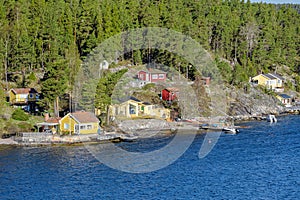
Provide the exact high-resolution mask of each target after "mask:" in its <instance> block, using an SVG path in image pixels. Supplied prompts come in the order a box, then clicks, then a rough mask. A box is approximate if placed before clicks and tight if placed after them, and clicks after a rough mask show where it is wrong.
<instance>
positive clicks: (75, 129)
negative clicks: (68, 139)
mask: <svg viewBox="0 0 300 200" xmlns="http://www.w3.org/2000/svg"><path fill="white" fill-rule="evenodd" d="M74 134H76V135H78V134H79V125H78V124H75V125H74Z"/></svg>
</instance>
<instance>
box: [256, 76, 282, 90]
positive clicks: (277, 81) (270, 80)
mask: <svg viewBox="0 0 300 200" xmlns="http://www.w3.org/2000/svg"><path fill="white" fill-rule="evenodd" d="M251 81H252V82H254V83H257V84H258V85H262V86H265V87H266V88H268V89H272V90H276V89H280V88H283V81H284V79H283V78H282V77H281V76H280V75H278V74H273V73H268V74H259V75H257V76H255V77H253V78H252V80H251Z"/></svg>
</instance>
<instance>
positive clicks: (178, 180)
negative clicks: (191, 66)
mask: <svg viewBox="0 0 300 200" xmlns="http://www.w3.org/2000/svg"><path fill="white" fill-rule="evenodd" d="M243 125H248V126H250V128H248V129H242V130H241V133H240V134H238V135H234V136H233V135H225V134H222V135H221V137H220V139H219V141H218V143H217V144H216V146H215V148H214V149H213V150H212V151H211V153H210V154H208V156H206V157H205V158H203V159H199V158H198V152H199V149H200V147H201V144H202V142H203V139H204V135H198V136H197V137H196V139H195V141H194V143H193V144H192V145H191V146H190V148H189V149H188V150H187V151H186V152H185V154H184V155H183V156H182V157H181V158H180V159H178V160H177V161H176V162H175V163H173V164H172V165H170V166H168V167H167V168H164V169H161V170H158V171H155V172H151V173H146V174H130V173H124V172H121V171H117V170H114V169H110V168H108V167H106V166H105V165H103V164H101V163H100V162H98V161H97V160H96V159H95V158H94V157H93V156H92V155H91V154H90V153H89V152H88V151H87V150H86V149H85V147H84V146H73V147H62V146H58V147H43V148H40V147H0V183H1V187H0V199H299V197H300V126H299V125H300V116H286V117H281V118H279V120H278V123H277V124H269V123H267V122H248V123H244V124H243ZM171 139H172V138H171V137H160V138H155V139H145V140H139V141H137V142H134V143H121V144H118V145H119V146H122V147H123V148H125V149H129V150H131V151H152V150H153V149H157V148H159V147H160V146H164V145H166V144H167V143H168V142H169V141H170V140H171ZM99 145H101V144H99ZM124 159H126V158H124Z"/></svg>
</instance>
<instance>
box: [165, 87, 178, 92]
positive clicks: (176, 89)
mask: <svg viewBox="0 0 300 200" xmlns="http://www.w3.org/2000/svg"><path fill="white" fill-rule="evenodd" d="M165 90H168V91H169V92H179V89H178V88H172V87H169V88H166V89H165Z"/></svg>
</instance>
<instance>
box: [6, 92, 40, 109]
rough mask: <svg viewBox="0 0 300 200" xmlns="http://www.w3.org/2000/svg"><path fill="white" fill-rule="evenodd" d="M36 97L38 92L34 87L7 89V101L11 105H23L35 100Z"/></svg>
mask: <svg viewBox="0 0 300 200" xmlns="http://www.w3.org/2000/svg"><path fill="white" fill-rule="evenodd" d="M38 99H39V95H38V92H37V91H36V90H35V89H34V88H13V89H11V90H10V91H9V103H10V104H11V105H16V104H24V105H25V104H28V103H29V102H36V101H38Z"/></svg>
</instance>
